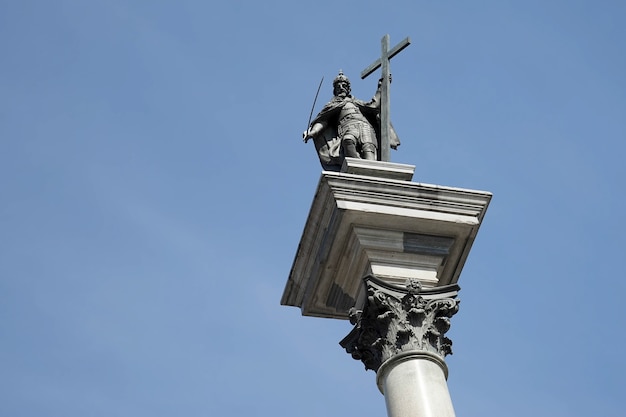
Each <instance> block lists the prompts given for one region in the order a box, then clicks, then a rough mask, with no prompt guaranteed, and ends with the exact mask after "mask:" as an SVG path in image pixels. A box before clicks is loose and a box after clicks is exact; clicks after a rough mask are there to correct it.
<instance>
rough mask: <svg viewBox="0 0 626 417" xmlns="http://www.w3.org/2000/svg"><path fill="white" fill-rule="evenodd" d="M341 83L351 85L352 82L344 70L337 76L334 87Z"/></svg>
mask: <svg viewBox="0 0 626 417" xmlns="http://www.w3.org/2000/svg"><path fill="white" fill-rule="evenodd" d="M340 81H344V82H346V83H348V85H350V80H349V79H348V77H346V76H345V75H343V71H342V70H339V75H337V76H336V77H335V79H334V80H333V86H335V85H337V83H338V82H340Z"/></svg>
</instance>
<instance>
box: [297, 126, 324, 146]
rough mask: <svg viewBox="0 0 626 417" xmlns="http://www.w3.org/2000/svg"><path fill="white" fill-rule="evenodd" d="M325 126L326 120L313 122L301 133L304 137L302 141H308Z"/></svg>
mask: <svg viewBox="0 0 626 417" xmlns="http://www.w3.org/2000/svg"><path fill="white" fill-rule="evenodd" d="M326 126H328V122H326V121H319V122H315V123H313V124H312V125H311V127H310V128H309V129H308V130H305V131H304V132H303V133H302V138H303V139H304V142H305V143H306V141H308V140H309V139H311V138H314V137H316V136H317V135H319V134H320V132H321V131H322V130H324V129H326Z"/></svg>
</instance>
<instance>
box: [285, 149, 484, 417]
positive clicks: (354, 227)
mask: <svg viewBox="0 0 626 417" xmlns="http://www.w3.org/2000/svg"><path fill="white" fill-rule="evenodd" d="M413 171H414V167H413V166H411V165H404V164H394V163H390V162H380V161H365V160H359V159H350V158H346V160H345V163H344V166H343V168H342V171H341V172H323V173H322V177H321V179H320V182H319V185H318V188H317V192H316V194H315V198H314V200H313V204H312V206H311V210H310V212H309V216H308V218H307V221H306V225H305V228H304V232H303V234H302V239H301V240H300V245H299V246H298V251H297V253H296V257H295V259H294V262H293V266H292V268H291V272H290V275H289V279H288V281H287V285H286V287H285V291H284V293H283V297H282V300H281V304H283V305H290V306H296V307H300V309H301V311H302V314H303V315H307V316H316V317H327V318H337V319H349V320H350V321H351V322H352V324H354V326H355V327H354V329H353V330H352V331H351V332H350V334H348V336H346V338H344V339H343V340H342V341H341V345H342V346H343V347H344V348H345V349H346V351H347V352H348V353H350V354H351V355H352V357H353V358H355V359H358V360H361V361H362V362H363V364H364V365H365V368H366V369H372V370H374V371H375V372H377V383H378V387H379V389H380V390H381V392H382V393H383V395H384V396H385V400H386V403H387V410H388V413H389V416H390V417H418V416H419V417H449V416H454V411H453V408H452V403H451V401H450V395H449V393H448V388H447V384H446V378H447V368H446V364H445V361H444V358H445V356H446V355H447V354H450V353H451V352H452V350H451V346H452V341H451V340H449V339H448V338H447V337H445V333H446V332H447V330H448V329H449V327H450V318H451V317H452V315H454V314H455V313H456V312H457V310H458V300H457V299H456V297H457V293H458V290H459V287H458V285H457V281H458V279H459V276H460V274H461V270H462V269H463V265H464V263H465V261H466V259H467V256H468V254H469V251H470V249H471V246H472V244H473V242H474V238H475V237H476V234H477V233H478V228H479V227H480V224H481V221H482V219H483V216H484V214H485V211H486V210H487V206H488V204H489V201H490V200H491V194H490V193H487V192H484V191H475V190H466V189H460V188H452V187H442V186H436V185H430V184H421V183H416V182H412V181H411V180H412V177H413Z"/></svg>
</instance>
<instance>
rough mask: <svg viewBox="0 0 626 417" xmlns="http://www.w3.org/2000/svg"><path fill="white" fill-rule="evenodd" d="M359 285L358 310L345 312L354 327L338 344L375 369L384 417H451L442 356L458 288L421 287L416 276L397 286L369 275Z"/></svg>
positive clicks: (448, 347) (448, 349)
mask: <svg viewBox="0 0 626 417" xmlns="http://www.w3.org/2000/svg"><path fill="white" fill-rule="evenodd" d="M364 285H365V298H364V300H363V301H362V309H355V308H353V309H352V310H351V311H350V315H349V316H350V321H351V323H352V324H354V325H355V327H354V329H353V330H352V331H351V332H350V333H349V334H348V336H346V337H345V338H344V339H343V340H342V341H341V342H340V344H341V346H342V347H344V348H345V349H346V351H347V352H348V353H350V354H351V355H352V357H353V358H354V359H358V360H360V361H362V362H363V364H364V365H365V369H371V370H373V371H375V372H376V380H377V384H378V388H379V389H380V391H381V392H382V393H383V395H384V396H385V403H386V405H387V413H388V415H389V417H454V415H455V414H454V409H453V407H452V401H451V399H450V393H449V391H448V386H447V383H446V378H447V372H448V370H447V367H446V364H445V362H444V357H445V356H446V355H447V354H450V353H452V349H451V347H452V341H451V340H450V339H448V338H447V337H446V336H445V333H446V332H447V331H448V329H449V328H450V318H451V317H452V316H453V315H454V314H455V313H456V312H457V311H458V308H459V307H458V305H459V301H458V300H457V299H456V296H457V293H458V289H459V287H458V286H457V285H456V284H453V285H448V286H445V287H437V288H433V289H422V286H421V284H420V282H419V281H418V280H416V279H409V280H408V281H407V284H406V286H405V287H399V286H396V285H391V284H389V283H386V282H384V281H382V280H379V279H377V278H376V277H373V276H368V277H366V278H365V279H364Z"/></svg>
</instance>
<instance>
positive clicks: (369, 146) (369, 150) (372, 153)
mask: <svg viewBox="0 0 626 417" xmlns="http://www.w3.org/2000/svg"><path fill="white" fill-rule="evenodd" d="M361 157H362V158H363V159H369V160H370V161H375V160H376V146H374V144H373V143H364V144H363V145H362V146H361Z"/></svg>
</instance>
